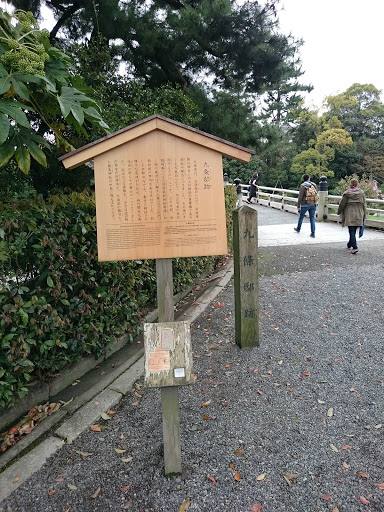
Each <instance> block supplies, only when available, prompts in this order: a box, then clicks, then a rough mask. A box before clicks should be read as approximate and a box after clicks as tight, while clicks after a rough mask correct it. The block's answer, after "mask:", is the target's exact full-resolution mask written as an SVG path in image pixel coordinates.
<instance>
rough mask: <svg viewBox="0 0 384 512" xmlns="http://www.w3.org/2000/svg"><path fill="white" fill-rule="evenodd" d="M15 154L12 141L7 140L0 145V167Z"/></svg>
mask: <svg viewBox="0 0 384 512" xmlns="http://www.w3.org/2000/svg"><path fill="white" fill-rule="evenodd" d="M14 154H15V146H14V145H13V143H12V141H10V140H7V141H6V142H4V144H1V145H0V167H3V165H5V164H6V163H7V162H9V160H10V159H11V158H12V157H13V155H14Z"/></svg>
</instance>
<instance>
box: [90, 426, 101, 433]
mask: <svg viewBox="0 0 384 512" xmlns="http://www.w3.org/2000/svg"><path fill="white" fill-rule="evenodd" d="M89 428H90V429H91V430H92V431H93V432H101V426H100V425H90V426H89Z"/></svg>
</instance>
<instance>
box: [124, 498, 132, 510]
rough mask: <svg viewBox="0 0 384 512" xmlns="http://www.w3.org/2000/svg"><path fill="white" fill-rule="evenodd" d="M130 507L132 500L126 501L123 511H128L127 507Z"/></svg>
mask: <svg viewBox="0 0 384 512" xmlns="http://www.w3.org/2000/svg"><path fill="white" fill-rule="evenodd" d="M131 505H132V500H129V501H127V503H126V504H125V505H124V507H123V509H124V510H128V509H129V507H130V506H131Z"/></svg>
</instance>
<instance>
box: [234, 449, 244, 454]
mask: <svg viewBox="0 0 384 512" xmlns="http://www.w3.org/2000/svg"><path fill="white" fill-rule="evenodd" d="M233 453H234V454H235V455H244V450H241V449H239V450H235V451H234V452H233Z"/></svg>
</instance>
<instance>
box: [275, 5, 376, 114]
mask: <svg viewBox="0 0 384 512" xmlns="http://www.w3.org/2000/svg"><path fill="white" fill-rule="evenodd" d="M280 5H281V6H282V7H283V10H280V11H279V14H278V18H279V20H280V32H282V33H284V34H288V33H289V32H291V34H292V35H293V36H294V37H295V38H296V39H303V40H304V45H303V46H302V47H301V50H300V55H301V62H302V71H305V74H304V75H303V76H302V77H301V83H305V84H308V83H309V84H312V85H313V86H314V90H313V91H312V92H311V93H310V94H309V95H308V96H307V97H306V104H307V106H309V107H312V106H313V107H319V108H320V107H321V104H322V102H323V100H324V98H325V97H326V96H330V95H335V94H339V93H342V92H344V91H345V90H346V89H348V87H350V86H351V85H352V84H354V83H360V84H373V85H374V86H375V87H376V88H377V89H379V90H382V91H383V92H384V65H383V59H382V53H383V52H384V31H383V20H384V0H365V1H363V2H362V1H359V0H280ZM381 100H382V101H384V94H382V95H381Z"/></svg>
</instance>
